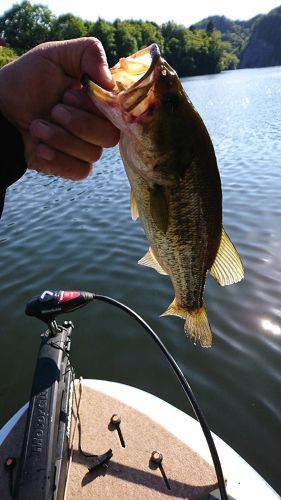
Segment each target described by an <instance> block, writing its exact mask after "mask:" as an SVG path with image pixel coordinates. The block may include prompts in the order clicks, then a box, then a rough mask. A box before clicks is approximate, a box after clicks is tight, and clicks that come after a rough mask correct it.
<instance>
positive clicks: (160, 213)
mask: <svg viewBox="0 0 281 500" xmlns="http://www.w3.org/2000/svg"><path fill="white" fill-rule="evenodd" d="M150 213H151V216H152V219H153V220H154V222H155V224H156V226H157V227H158V229H160V230H161V231H162V232H163V233H165V234H166V232H167V229H168V225H169V207H168V202H167V198H166V196H165V191H164V188H163V187H162V186H159V185H155V186H154V187H153V188H152V189H151V191H150Z"/></svg>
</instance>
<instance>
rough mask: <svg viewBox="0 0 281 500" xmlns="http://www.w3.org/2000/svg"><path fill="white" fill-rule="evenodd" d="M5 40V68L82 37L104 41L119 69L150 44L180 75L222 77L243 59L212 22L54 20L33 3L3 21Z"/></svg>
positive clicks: (1, 53)
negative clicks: (47, 46) (43, 46)
mask: <svg viewBox="0 0 281 500" xmlns="http://www.w3.org/2000/svg"><path fill="white" fill-rule="evenodd" d="M0 35H1V36H2V38H4V39H5V40H6V42H7V44H8V48H7V49H4V48H3V47H2V48H1V50H0V66H1V63H2V65H3V63H5V62H9V60H10V59H11V58H13V57H15V56H16V55H18V54H22V53H23V52H25V51H27V50H29V49H31V48H32V47H34V46H36V45H38V44H39V43H42V42H46V41H51V40H67V39H71V38H80V37H83V36H95V37H97V38H99V39H100V40H101V42H102V44H103V46H104V48H105V51H106V54H107V58H108V63H109V65H110V66H112V65H114V64H115V63H116V62H117V61H118V59H119V58H120V57H126V56H128V55H130V54H132V53H134V52H136V51H137V50H140V49H141V48H143V47H146V46H147V45H150V44H151V43H157V44H158V45H159V47H160V50H161V53H162V54H163V57H165V59H167V61H168V62H169V63H170V64H171V66H173V68H174V69H175V70H176V71H177V73H178V74H179V76H191V75H201V74H208V73H218V72H220V71H222V70H226V69H234V68H236V66H237V64H238V58H237V56H236V55H235V54H234V52H233V50H232V47H231V44H230V43H229V42H226V41H223V40H222V39H221V33H220V32H219V31H218V30H216V29H214V25H213V23H212V22H211V21H210V22H209V23H208V25H207V26H206V28H205V29H196V28H195V27H194V26H190V28H187V27H185V26H183V25H179V24H176V23H174V22H167V23H165V24H162V25H158V24H156V23H154V22H149V21H134V20H127V21H121V20H120V19H116V20H115V21H114V22H112V23H111V22H108V21H106V20H104V19H100V18H99V19H98V20H97V21H87V20H83V19H81V18H79V17H77V16H74V15H73V14H64V15H61V16H58V17H57V16H55V15H54V14H53V13H52V11H51V10H50V9H48V8H47V7H46V6H44V5H41V4H37V5H31V4H30V2H28V0H24V1H23V2H22V3H21V4H16V5H14V6H13V7H12V8H11V9H10V10H8V11H6V12H5V13H4V14H3V15H2V16H1V17H0Z"/></svg>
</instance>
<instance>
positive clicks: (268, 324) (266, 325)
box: [261, 319, 281, 335]
mask: <svg viewBox="0 0 281 500" xmlns="http://www.w3.org/2000/svg"><path fill="white" fill-rule="evenodd" d="M261 326H262V327H263V329H264V330H265V331H266V332H269V333H272V335H281V328H280V326H279V325H277V324H276V323H272V321H270V319H262V321H261Z"/></svg>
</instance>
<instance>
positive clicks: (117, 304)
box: [93, 294, 228, 500]
mask: <svg viewBox="0 0 281 500" xmlns="http://www.w3.org/2000/svg"><path fill="white" fill-rule="evenodd" d="M93 295H94V299H97V300H100V301H102V302H107V303H109V304H111V305H113V306H115V307H117V308H119V309H121V310H122V311H124V312H125V313H127V314H128V315H129V316H131V317H132V318H134V319H135V320H136V321H137V322H138V323H139V324H140V325H141V326H142V327H143V328H144V329H145V330H146V331H147V332H148V334H149V335H150V336H151V337H152V339H153V340H154V341H155V342H156V344H157V345H158V347H160V349H161V351H162V352H163V354H164V356H165V357H166V359H167V360H168V362H169V363H170V365H171V367H172V369H173V370H174V372H175V374H176V376H177V378H178V380H179V381H180V383H181V385H182V388H183V390H184V392H185V394H186V396H187V398H188V400H189V402H190V404H191V406H192V408H193V411H194V413H195V415H196V417H197V420H198V422H199V423H200V425H201V428H202V431H203V433H204V436H205V438H206V441H207V443H208V447H209V450H210V453H211V457H212V460H213V464H214V468H215V471H216V475H217V480H218V486H219V490H220V495H221V500H228V496H227V493H226V488H225V481H224V477H223V472H222V467H221V463H220V459H219V456H218V452H217V449H216V446H215V443H214V440H213V437H212V434H211V431H210V429H209V426H208V424H207V421H206V419H205V417H204V414H203V412H202V410H201V408H200V406H199V404H198V403H197V400H196V398H195V396H194V394H193V391H192V389H191V387H190V385H189V383H188V382H187V380H186V378H185V376H184V374H183V373H182V371H181V369H180V367H179V366H178V364H177V362H176V361H175V359H174V358H173V356H172V355H171V354H170V352H169V351H168V349H167V348H166V347H165V345H164V344H163V342H162V340H161V339H160V338H159V337H158V335H157V334H156V333H155V332H154V330H153V329H152V328H151V327H150V326H149V325H148V323H146V321H145V320H144V319H143V318H142V317H141V316H139V315H138V314H137V313H136V312H135V311H133V309H130V307H128V306H126V305H125V304H122V302H119V301H118V300H115V299H112V298H111V297H107V296H105V295H98V294H93Z"/></svg>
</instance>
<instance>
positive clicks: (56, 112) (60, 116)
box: [52, 105, 71, 125]
mask: <svg viewBox="0 0 281 500" xmlns="http://www.w3.org/2000/svg"><path fill="white" fill-rule="evenodd" d="M52 117H53V118H54V119H55V120H56V121H57V122H58V123H60V124H61V125H67V124H68V123H69V122H70V119H71V114H70V112H69V111H68V110H67V109H66V108H65V107H64V106H60V105H58V106H55V107H54V109H53V110H52Z"/></svg>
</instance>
